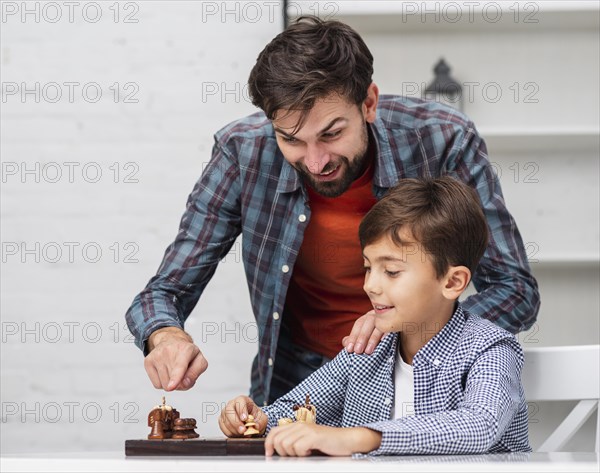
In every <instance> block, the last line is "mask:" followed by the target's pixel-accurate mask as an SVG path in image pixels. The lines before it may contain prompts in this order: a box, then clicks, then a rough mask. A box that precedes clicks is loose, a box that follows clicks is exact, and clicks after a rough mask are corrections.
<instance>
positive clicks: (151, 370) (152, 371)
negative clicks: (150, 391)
mask: <svg viewBox="0 0 600 473" xmlns="http://www.w3.org/2000/svg"><path fill="white" fill-rule="evenodd" d="M144 368H146V373H148V377H149V378H150V381H151V382H152V386H154V387H155V388H156V389H160V388H162V384H161V382H160V378H159V377H158V371H156V367H155V366H154V364H152V362H150V361H148V362H146V360H144Z"/></svg>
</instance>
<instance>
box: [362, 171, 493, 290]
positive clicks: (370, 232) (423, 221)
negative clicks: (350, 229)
mask: <svg viewBox="0 0 600 473" xmlns="http://www.w3.org/2000/svg"><path fill="white" fill-rule="evenodd" d="M401 228H404V229H405V230H410V233H411V234H412V236H413V237H414V238H415V240H416V241H417V242H419V244H421V245H422V246H423V248H422V249H423V252H424V253H426V254H428V256H429V257H431V260H432V264H433V266H434V268H435V271H436V276H437V278H438V279H439V278H441V277H442V276H444V275H445V274H446V272H447V271H448V268H449V267H450V266H466V267H467V268H469V270H470V271H471V274H473V272H474V271H475V268H476V267H477V265H478V264H479V260H480V259H481V257H482V256H483V253H484V252H485V250H486V248H487V245H488V238H489V231H488V225H487V221H486V219H485V216H484V214H483V210H482V208H481V203H480V201H479V197H478V195H477V193H476V192H475V191H474V190H473V189H472V188H471V187H469V186H467V185H466V184H464V183H462V182H460V181H458V180H456V179H454V178H452V177H450V176H447V175H446V176H442V177H438V178H419V179H408V178H407V179H401V180H400V181H399V183H398V184H397V185H396V186H395V187H393V188H392V189H390V190H389V191H388V193H387V194H386V195H385V196H384V197H383V198H382V199H381V200H380V201H379V202H377V203H376V204H375V205H374V206H373V207H372V208H371V210H370V211H369V212H368V213H367V215H365V217H364V218H363V220H362V222H361V223H360V226H359V230H358V233H359V238H360V244H361V247H362V248H363V249H364V247H365V246H367V245H369V244H371V243H375V242H376V241H377V240H379V239H380V238H382V237H384V236H389V237H391V239H392V241H393V242H394V243H395V244H396V245H398V246H399V247H402V246H403V244H405V242H402V240H401V239H400V236H399V231H400V229H401Z"/></svg>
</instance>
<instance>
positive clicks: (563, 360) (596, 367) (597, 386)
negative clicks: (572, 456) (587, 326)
mask: <svg viewBox="0 0 600 473" xmlns="http://www.w3.org/2000/svg"><path fill="white" fill-rule="evenodd" d="M524 351H525V365H524V367H523V373H522V375H521V379H522V381H523V387H524V389H525V397H526V399H527V401H528V402H529V401H566V400H577V401H579V403H578V404H577V405H576V406H575V407H574V408H573V410H572V411H571V412H570V413H569V415H568V416H567V417H566V418H565V420H564V421H563V422H562V423H561V424H560V425H559V426H558V427H557V428H556V430H555V431H554V432H553V433H552V434H551V435H550V437H548V438H547V439H546V441H545V442H544V443H543V444H542V445H541V446H540V447H539V448H538V451H540V452H555V451H558V450H560V449H561V448H562V447H564V445H565V444H566V443H567V442H568V441H569V439H570V438H571V437H572V436H573V435H574V434H575V432H577V430H578V429H579V428H580V427H581V426H582V425H583V423H584V422H585V421H586V420H587V419H588V418H589V417H590V416H591V415H592V414H593V413H594V411H596V410H597V409H598V399H599V397H600V396H599V391H600V379H599V378H600V345H581V346H565V347H537V348H525V349H524ZM599 442H600V415H598V420H597V422H596V453H598V445H599Z"/></svg>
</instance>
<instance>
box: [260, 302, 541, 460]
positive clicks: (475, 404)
mask: <svg viewBox="0 0 600 473" xmlns="http://www.w3.org/2000/svg"><path fill="white" fill-rule="evenodd" d="M398 339H399V336H398V334H397V333H392V334H388V335H386V336H385V337H384V339H383V340H382V341H381V343H380V344H379V345H378V346H377V348H376V350H375V352H374V353H373V354H371V355H365V354H361V355H357V354H354V353H352V354H349V353H347V352H346V351H345V350H342V351H341V352H340V353H339V354H338V355H337V356H336V357H335V358H334V359H333V360H332V361H330V362H329V363H327V364H326V365H324V366H323V367H321V368H320V369H318V370H317V371H315V372H314V373H313V374H312V375H311V376H309V377H308V378H306V379H305V380H304V381H303V382H302V383H300V384H299V385H298V386H297V387H296V388H294V389H293V390H291V391H290V392H289V393H287V394H286V395H285V396H282V397H280V398H279V399H277V400H276V401H275V402H274V403H273V404H271V405H269V406H266V407H263V408H262V409H263V411H264V412H265V413H266V414H267V415H268V416H269V423H268V427H267V433H268V431H269V430H270V429H271V428H272V427H274V426H275V425H277V420H278V419H280V418H282V417H291V418H293V417H294V414H293V412H294V411H293V406H294V404H303V403H304V401H305V397H306V394H310V398H311V403H312V404H314V405H315V406H317V423H319V424H323V425H329V426H333V427H356V426H363V427H368V428H370V429H373V430H377V431H379V432H381V433H382V440H381V446H380V448H379V449H377V450H374V451H372V452H370V453H369V455H402V454H468V453H471V454H473V453H500V452H529V451H531V447H530V446H529V441H528V427H527V404H526V402H525V395H524V392H523V387H522V385H521V368H522V366H523V350H522V349H521V346H520V345H519V343H518V341H517V340H516V338H515V336H514V335H512V334H510V333H509V332H507V331H506V330H504V329H502V328H500V327H498V326H496V325H494V324H492V323H491V322H489V321H488V320H484V319H482V318H480V317H478V316H475V315H470V314H469V313H468V312H466V311H464V310H463V308H462V306H461V305H459V306H458V308H457V309H456V311H455V312H454V314H453V316H452V318H451V319H450V321H449V322H448V323H447V324H446V325H445V326H444V327H443V328H442V330H441V331H440V332H439V333H437V334H436V335H435V336H434V337H433V338H432V339H431V340H430V341H429V342H428V343H427V344H426V345H425V346H424V347H423V348H421V349H420V350H419V351H418V352H417V354H416V355H415V357H414V359H413V367H414V408H415V414H414V415H412V416H406V417H402V418H400V419H396V420H391V409H392V403H393V399H394V363H395V360H396V357H397V356H399V355H398ZM359 456H360V455H359Z"/></svg>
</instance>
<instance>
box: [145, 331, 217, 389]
mask: <svg viewBox="0 0 600 473" xmlns="http://www.w3.org/2000/svg"><path fill="white" fill-rule="evenodd" d="M148 349H149V350H150V353H149V354H148V356H146V358H145V359H144V368H146V373H148V376H149V377H150V381H152V384H153V385H154V387H155V388H156V389H161V388H162V389H164V390H165V391H173V390H174V389H178V390H180V391H186V390H188V389H190V388H191V387H192V386H194V384H195V383H196V380H197V379H198V376H200V375H201V374H202V373H204V372H205V371H206V368H208V362H207V361H206V358H204V355H203V354H202V352H201V351H200V348H198V347H197V346H196V345H194V341H193V340H192V337H190V336H189V335H188V334H187V333H186V332H184V331H183V330H181V329H180V328H177V327H164V328H160V329H158V330H156V331H154V332H152V334H151V335H150V337H149V338H148Z"/></svg>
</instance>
